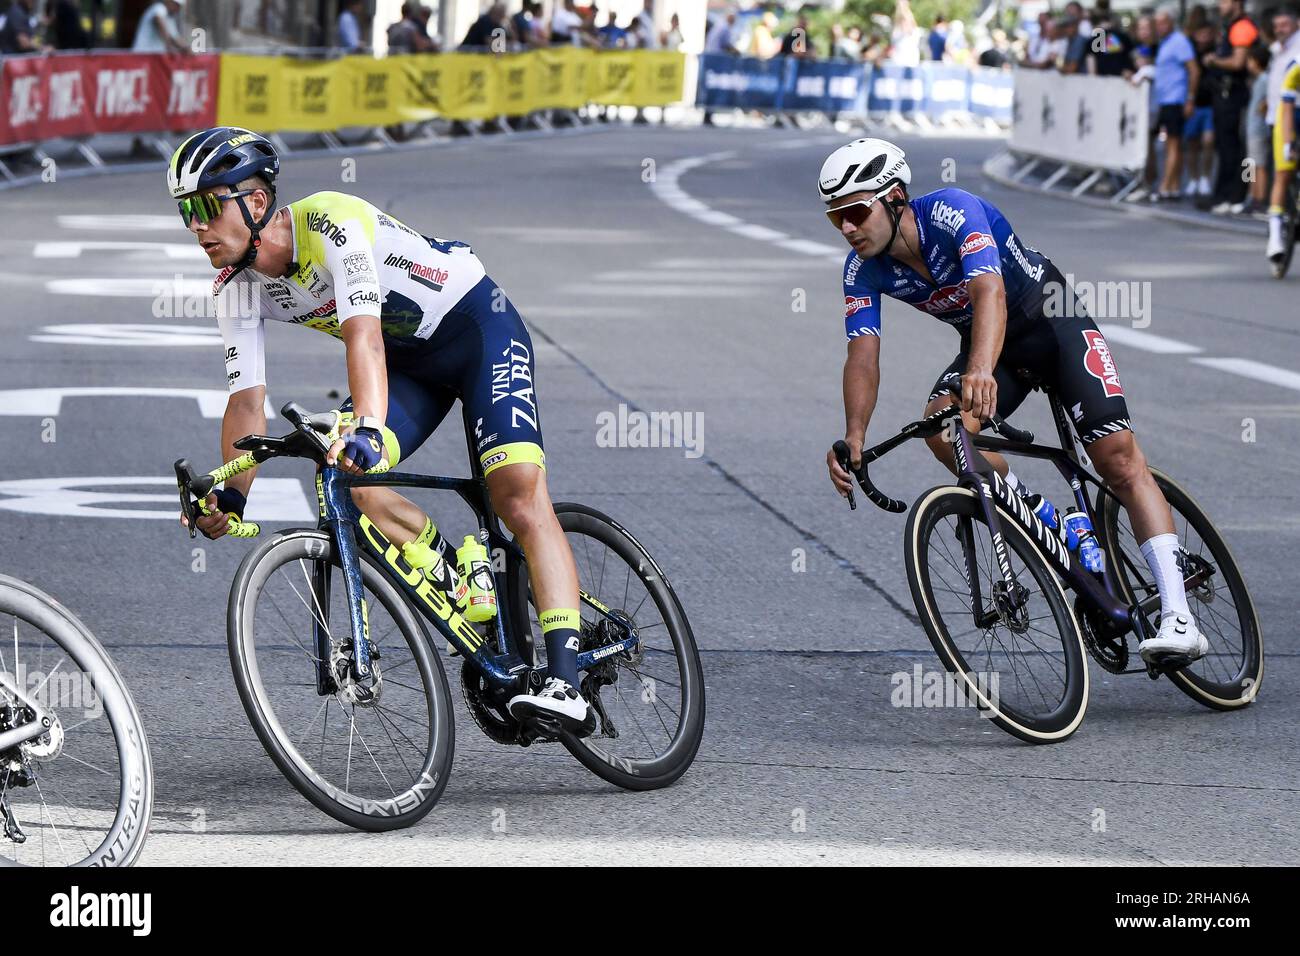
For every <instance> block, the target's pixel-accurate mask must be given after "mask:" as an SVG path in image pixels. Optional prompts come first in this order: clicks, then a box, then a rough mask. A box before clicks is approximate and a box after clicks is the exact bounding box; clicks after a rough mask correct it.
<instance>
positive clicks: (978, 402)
mask: <svg viewBox="0 0 1300 956" xmlns="http://www.w3.org/2000/svg"><path fill="white" fill-rule="evenodd" d="M966 291H967V293H968V294H969V295H970V299H971V311H972V312H974V314H975V317H974V319H973V320H972V322H971V337H970V338H971V342H970V354H969V358H968V359H967V362H966V372H965V374H964V375H962V380H961V407H962V408H963V409H964V410H965V411H968V412H971V413H972V414H973V415H974V416H975V418H976V419H978V420H981V421H982V420H984V419H987V418H990V417H992V415H993V413H994V412H995V411H996V410H997V403H998V386H997V382H996V381H994V379H993V367H994V366H995V365H997V363H998V356H1000V355H1001V354H1002V340H1003V337H1004V336H1005V335H1006V331H1007V290H1006V287H1005V286H1004V285H1003V284H1002V277H1001V276H1000V275H994V274H993V273H987V274H985V275H980V276H975V278H973V279H971V280H969V282H968V283H967V285H966Z"/></svg>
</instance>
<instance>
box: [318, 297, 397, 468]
mask: <svg viewBox="0 0 1300 956" xmlns="http://www.w3.org/2000/svg"><path fill="white" fill-rule="evenodd" d="M339 331H340V334H341V335H342V336H343V344H344V346H345V347H346V348H347V360H348V387H349V388H350V389H351V391H352V414H353V415H354V416H355V417H356V418H362V417H371V418H377V419H379V420H380V421H381V422H382V421H384V420H385V419H387V417H388V368H387V366H385V364H384V335H383V332H382V331H381V328H380V324H379V316H377V315H354V316H352V318H350V319H348V320H347V321H346V322H344V323H343V324H342V325H341V326H340V327H339ZM342 450H343V441H342V439H340V440H339V441H336V442H335V443H334V446H333V447H332V448H330V451H329V455H328V456H327V457H326V459H325V460H326V461H327V462H328V463H330V464H333V463H334V462H335V460H336V458H337V457H338V454H339V452H340V451H342ZM344 469H345V470H347V471H356V470H358V469H355V468H354V467H353V466H352V464H351V461H350V460H348V459H345V460H344Z"/></svg>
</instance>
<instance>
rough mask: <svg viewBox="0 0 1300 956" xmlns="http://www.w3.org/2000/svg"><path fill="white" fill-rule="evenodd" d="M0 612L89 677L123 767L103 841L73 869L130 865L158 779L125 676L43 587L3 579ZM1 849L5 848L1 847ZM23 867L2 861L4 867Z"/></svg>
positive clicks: (143, 833) (150, 812) (137, 850)
mask: <svg viewBox="0 0 1300 956" xmlns="http://www.w3.org/2000/svg"><path fill="white" fill-rule="evenodd" d="M0 614H3V615H6V616H8V615H13V616H14V617H16V618H21V619H22V620H24V621H26V622H27V623H28V624H29V625H31V626H32V627H35V628H37V629H39V630H40V631H41V632H42V633H43V634H45V635H46V637H48V638H49V639H50V640H51V641H53V642H54V643H55V644H57V645H58V646H59V647H60V648H62V649H63V651H64V652H65V653H67V654H68V656H69V657H70V658H72V660H73V661H75V662H76V664H77V666H78V667H80V668H81V669H82V670H83V671H84V672H85V673H87V674H90V675H91V676H92V680H93V687H94V690H95V692H96V693H98V694H99V695H100V699H101V700H102V702H103V705H104V711H105V714H106V715H107V717H108V720H109V726H110V728H111V729H112V732H113V737H114V743H115V745H116V749H117V754H118V760H119V762H120V766H121V768H122V774H121V783H120V786H119V791H118V807H117V811H116V813H115V814H114V817H113V822H112V824H111V825H110V826H109V828H108V830H107V832H106V833H105V836H104V838H103V839H102V840H101V841H100V843H99V844H98V845H97V846H96V847H95V848H94V849H93V850H91V852H89V853H87V855H86V856H85V857H83V858H81V859H80V860H77V861H73V862H71V863H64V864H61V865H69V866H74V867H91V866H94V867H126V866H132V865H134V864H135V863H136V862H137V861H138V859H139V858H140V854H141V853H142V852H143V850H144V845H145V841H146V838H147V836H148V831H149V822H150V819H151V818H152V815H153V800H154V776H153V759H152V755H151V753H150V751H149V741H148V737H147V735H146V733H145V729H144V722H143V721H142V719H141V717H140V712H139V709H138V708H137V707H136V704H135V700H134V699H133V698H132V696H131V692H130V690H129V689H128V688H127V686H126V682H125V681H124V680H123V679H122V675H121V672H120V671H119V670H118V669H117V666H116V665H115V664H114V663H113V660H112V658H111V657H110V656H109V654H108V652H107V651H106V650H105V649H104V646H103V645H102V644H100V642H99V641H98V639H97V638H96V637H95V636H94V635H93V634H92V633H91V632H90V629H89V628H87V627H86V625H85V624H84V623H83V622H82V621H81V619H80V618H78V617H77V616H76V615H75V614H73V613H72V612H71V611H70V610H68V608H66V607H65V606H64V605H62V604H61V603H59V602H58V601H57V600H55V599H54V598H53V597H51V596H50V595H48V594H46V593H45V592H44V591H42V590H40V589H39V588H36V587H34V586H33V585H31V584H28V583H27V582H25V581H21V580H19V579H18V578H12V577H9V576H7V575H0ZM0 845H2V844H0ZM6 865H17V866H24V865H26V864H23V863H21V862H18V861H14V860H9V859H7V858H3V857H0V866H6Z"/></svg>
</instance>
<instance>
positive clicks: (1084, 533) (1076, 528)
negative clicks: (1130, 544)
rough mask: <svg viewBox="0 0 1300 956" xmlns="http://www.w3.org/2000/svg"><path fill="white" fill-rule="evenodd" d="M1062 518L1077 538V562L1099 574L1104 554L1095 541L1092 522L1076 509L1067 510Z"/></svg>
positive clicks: (1102, 568)
mask: <svg viewBox="0 0 1300 956" xmlns="http://www.w3.org/2000/svg"><path fill="white" fill-rule="evenodd" d="M1064 520H1065V526H1066V527H1067V528H1069V529H1070V530H1071V531H1073V532H1074V535H1075V537H1076V538H1077V539H1078V549H1079V562H1080V563H1081V564H1082V565H1083V566H1084V567H1085V568H1086V569H1087V570H1089V571H1091V572H1092V573H1093V574H1100V573H1101V572H1102V571H1103V570H1104V569H1105V567H1106V554H1105V552H1104V551H1102V550H1101V545H1099V544H1098V543H1097V536H1096V535H1095V534H1093V531H1092V522H1091V521H1089V520H1088V516H1087V515H1086V514H1084V513H1083V512H1082V511H1078V510H1075V511H1071V512H1069V513H1068V514H1067V515H1066V516H1065V519H1064Z"/></svg>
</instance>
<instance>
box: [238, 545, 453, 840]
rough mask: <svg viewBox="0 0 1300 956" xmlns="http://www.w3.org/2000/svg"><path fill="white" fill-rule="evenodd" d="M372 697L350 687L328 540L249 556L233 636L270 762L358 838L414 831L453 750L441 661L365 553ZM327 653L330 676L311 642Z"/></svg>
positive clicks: (244, 690) (339, 578)
mask: <svg viewBox="0 0 1300 956" xmlns="http://www.w3.org/2000/svg"><path fill="white" fill-rule="evenodd" d="M358 558H359V563H360V568H361V581H362V598H363V600H364V601H365V605H364V607H365V611H366V622H367V628H366V630H367V633H368V637H369V640H370V643H371V648H372V650H371V654H372V659H373V663H374V666H375V669H376V671H377V672H378V674H379V680H378V683H377V685H376V686H375V687H374V688H373V689H372V690H373V694H372V695H360V694H358V692H357V690H356V688H355V685H352V684H350V683H349V681H348V674H349V661H350V659H351V646H352V632H351V621H350V619H349V616H348V605H347V601H346V595H345V592H346V589H345V586H344V582H343V574H342V571H341V570H340V568H339V565H338V561H337V558H336V557H335V555H334V545H333V542H332V541H331V539H330V537H329V535H327V534H324V533H323V532H320V531H315V530H306V529H304V530H298V531H286V532H283V533H281V534H278V535H276V536H275V537H274V538H272V539H271V540H269V541H267V542H266V543H265V544H263V545H262V546H261V547H259V548H257V549H256V550H254V551H251V552H249V554H248V555H247V556H246V557H245V558H244V560H243V563H242V564H240V566H239V570H238V571H237V572H236V574H235V581H234V583H233V584H232V585H231V589H230V605H229V608H228V611H227V631H228V633H227V636H228V639H229V643H230V661H231V665H232V667H233V669H234V675H235V685H236V687H237V688H238V689H239V698H240V700H241V701H242V702H243V704H244V710H245V711H246V712H247V713H248V719H249V721H250V722H251V723H252V725H253V729H254V730H255V731H256V732H257V736H258V738H259V739H260V740H261V741H262V746H263V747H265V748H266V752H267V754H268V755H269V756H270V757H271V759H272V760H273V761H274V762H275V765H276V766H277V767H279V768H280V772H281V773H283V774H284V775H285V777H287V778H288V780H289V782H290V783H292V784H293V786H294V787H295V788H296V789H297V790H298V792H299V793H301V794H302V795H303V796H304V797H306V798H307V799H308V800H310V801H311V802H312V803H313V804H315V805H316V806H317V807H318V808H319V809H321V810H322V811H324V812H325V813H327V814H329V815H330V816H331V817H333V818H334V819H336V820H338V821H340V822H342V823H346V824H347V825H348V826H351V827H355V828H357V829H359V830H369V831H380V830H393V829H397V828H399V827H407V826H410V825H411V824H413V823H415V822H416V821H417V820H419V819H420V818H422V817H423V816H424V815H425V814H426V813H428V812H429V811H430V810H432V809H433V806H434V804H435V803H437V802H438V798H439V796H441V795H442V791H443V788H444V787H446V785H447V778H448V775H449V774H450V772H451V763H452V753H453V750H454V734H455V732H454V729H453V724H452V719H453V718H452V711H451V700H450V695H449V693H448V690H447V678H446V676H445V675H444V673H443V670H442V662H441V661H440V660H439V659H438V655H437V653H436V652H434V651H433V650H432V643H431V641H430V640H429V638H428V634H427V632H426V631H425V630H424V628H423V625H422V624H421V623H420V622H419V620H418V619H417V617H416V615H415V612H414V611H413V610H412V609H411V607H410V605H409V604H407V602H406V600H405V598H404V597H403V596H402V594H401V593H400V592H399V591H398V590H397V588H396V587H395V586H394V585H393V583H392V582H391V581H390V580H389V579H388V577H387V575H386V574H385V573H384V572H383V570H381V568H380V566H379V565H378V563H377V562H375V561H374V559H373V558H371V556H370V555H369V554H366V553H364V552H360V553H359V554H358ZM315 631H319V632H320V633H321V634H322V635H323V643H326V644H328V645H329V646H328V649H327V651H326V653H328V654H329V661H328V663H326V664H325V667H326V670H327V672H328V673H329V674H332V675H337V679H335V677H329V678H328V679H327V680H326V682H325V686H322V685H321V683H320V682H319V671H318V665H321V664H322V662H323V657H322V655H321V652H320V650H319V649H318V647H317V644H316V641H315V639H314V637H313V633H314V632H315Z"/></svg>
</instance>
